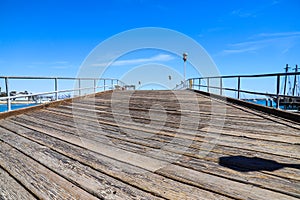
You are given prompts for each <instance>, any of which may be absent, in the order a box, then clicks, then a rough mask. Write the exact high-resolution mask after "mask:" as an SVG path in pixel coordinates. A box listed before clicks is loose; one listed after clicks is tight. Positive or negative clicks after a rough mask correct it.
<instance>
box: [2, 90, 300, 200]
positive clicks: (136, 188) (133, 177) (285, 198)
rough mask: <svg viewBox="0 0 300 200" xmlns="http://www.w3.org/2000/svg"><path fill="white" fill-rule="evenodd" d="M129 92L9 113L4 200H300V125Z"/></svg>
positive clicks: (207, 101) (227, 105)
mask: <svg viewBox="0 0 300 200" xmlns="http://www.w3.org/2000/svg"><path fill="white" fill-rule="evenodd" d="M129 93H132V91H115V92H111V91H107V92H103V93H98V94H96V97H94V96H86V97H84V98H76V99H73V101H69V100H64V101H59V102H54V103H52V104H47V105H44V106H40V107H39V108H27V109H24V110H21V111H12V112H11V113H13V114H8V113H3V114H0V118H1V120H0V199H22V200H24V199H84V200H87V199H122V200H123V199H144V200H145V199H149V200H150V199H171V200H174V199H178V200H183V199H203V200H207V199H212V200H214V199H224V200H225V199H245V200H246V199H253V200H257V199H266V200H270V199H272V200H273V199H274V200H275V199H276V200H279V199H282V200H292V199H299V198H300V124H299V123H298V122H294V121H291V120H287V119H284V118H281V117H277V116H274V115H269V114H266V113H264V112H259V111H255V110H252V109H249V108H246V107H244V106H241V105H238V104H233V103H231V102H226V101H222V100H220V99H215V98H211V97H209V96H206V95H203V94H200V93H196V92H193V91H134V92H133V94H132V95H131V97H130V99H129V101H128V99H127V98H125V97H126V94H129ZM192 96H195V97H196V100H197V103H198V104H199V109H198V108H197V109H196V110H198V111H197V112H196V111H195V108H193V107H192V105H193V103H192V101H194V98H193V99H192ZM112 97H114V98H112ZM116 97H118V98H116ZM122 97H124V98H122ZM127 105H129V106H127ZM9 115H10V116H9ZM299 117H300V116H299ZM183 119H184V120H183ZM212 122H213V123H212ZM189 125H190V126H189ZM195 125H196V126H197V127H196V128H195ZM193 127H194V128H193Z"/></svg>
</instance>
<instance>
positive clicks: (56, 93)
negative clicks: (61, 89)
mask: <svg viewBox="0 0 300 200" xmlns="http://www.w3.org/2000/svg"><path fill="white" fill-rule="evenodd" d="M54 91H55V100H56V101H57V100H58V85H57V78H55V79H54Z"/></svg>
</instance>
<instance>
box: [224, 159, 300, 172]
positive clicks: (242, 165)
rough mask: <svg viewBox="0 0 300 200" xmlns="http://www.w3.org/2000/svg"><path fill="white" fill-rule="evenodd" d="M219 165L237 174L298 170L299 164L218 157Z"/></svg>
mask: <svg viewBox="0 0 300 200" xmlns="http://www.w3.org/2000/svg"><path fill="white" fill-rule="evenodd" d="M219 165H221V166H223V167H227V168H230V169H233V170H236V171H239V172H252V171H275V170H279V169H282V168H285V167H288V168H294V169H300V164H288V163H278V162H276V161H274V160H268V159H264V158H258V157H246V156H226V157H220V158H219Z"/></svg>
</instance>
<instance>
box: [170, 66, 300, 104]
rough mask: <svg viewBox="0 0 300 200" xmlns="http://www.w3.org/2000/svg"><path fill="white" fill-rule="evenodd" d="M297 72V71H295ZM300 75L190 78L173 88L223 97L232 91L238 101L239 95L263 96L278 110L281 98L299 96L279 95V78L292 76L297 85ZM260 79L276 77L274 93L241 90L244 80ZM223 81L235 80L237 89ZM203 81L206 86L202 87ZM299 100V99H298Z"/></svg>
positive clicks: (278, 74) (295, 73)
mask: <svg viewBox="0 0 300 200" xmlns="http://www.w3.org/2000/svg"><path fill="white" fill-rule="evenodd" d="M296 71H297V70H296ZM299 75H300V72H287V73H273V74H255V75H227V76H211V77H200V78H190V79H188V80H186V81H184V82H183V81H182V82H181V84H179V85H176V87H175V88H174V89H175V90H178V89H186V88H190V89H194V90H200V91H201V89H206V92H208V93H209V92H210V89H217V90H219V94H220V95H223V91H234V92H237V98H238V99H240V97H241V93H247V94H254V95H264V96H268V97H269V98H272V99H274V100H275V101H276V108H279V103H280V99H283V98H298V97H299V96H295V95H294V94H293V95H288V94H281V93H280V85H281V77H282V76H285V77H288V76H294V77H295V79H296V80H295V84H297V82H298V81H297V76H299ZM261 77H276V88H275V91H276V93H263V92H256V91H249V90H243V89H241V81H242V79H245V78H261ZM216 79H217V80H218V82H217V83H218V84H219V85H212V84H211V82H210V80H216ZM225 79H236V81H237V89H236V88H228V87H224V86H223V81H224V80H225ZM203 80H205V83H206V85H203V83H202V82H203ZM298 84H299V83H298ZM299 98H300V97H299Z"/></svg>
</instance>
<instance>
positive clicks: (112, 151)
mask: <svg viewBox="0 0 300 200" xmlns="http://www.w3.org/2000/svg"><path fill="white" fill-rule="evenodd" d="M35 128H36V127H35ZM36 129H37V128H36ZM39 131H42V130H39ZM47 134H50V135H52V136H55V137H59V138H60V139H63V140H67V141H69V142H70V141H71V142H72V143H74V144H76V145H80V142H76V138H75V137H72V136H70V135H69V136H68V137H67V136H64V135H63V134H60V133H55V134H54V133H50V132H47ZM53 134H54V135H53ZM81 139H82V138H81ZM84 141H85V143H86V144H88V148H89V149H91V150H93V151H96V152H99V153H102V154H104V155H106V156H109V157H111V158H115V159H117V160H120V161H122V162H127V163H130V164H133V165H136V166H138V167H141V168H144V169H147V170H150V171H157V170H158V169H162V168H166V166H167V167H170V168H171V169H172V168H173V167H174V165H172V164H169V163H168V162H163V161H158V160H155V159H152V158H150V157H144V156H141V155H139V154H135V153H131V152H128V151H124V150H121V149H116V148H114V147H113V146H108V145H105V144H103V143H102V144H101V145H100V146H99V145H98V146H97V143H95V142H94V141H91V140H84ZM120 154H121V155H120ZM177 168H178V166H176V169H177ZM181 168H182V167H179V169H181ZM182 170H183V171H185V169H182ZM159 171H160V170H159ZM175 171H178V170H175ZM175 171H171V172H172V173H175ZM160 173H162V172H160ZM163 175H164V176H166V177H169V178H173V179H175V180H177V181H182V180H181V179H182V177H180V178H178V177H177V176H176V173H175V174H168V173H166V174H163ZM198 175H199V176H202V177H204V178H203V179H201V181H196V180H195V181H196V182H195V183H193V184H195V186H196V184H198V185H197V186H199V187H200V185H199V184H200V183H201V188H203V189H205V190H210V188H211V182H210V183H209V182H207V180H210V181H212V182H214V183H215V187H214V191H215V192H217V193H219V194H223V195H226V196H230V197H232V198H237V197H238V198H241V199H242V197H243V196H242V195H237V194H236V193H232V192H229V190H225V191H224V190H223V189H222V187H223V186H224V185H223V184H222V183H226V184H225V185H231V190H234V191H236V192H238V193H239V194H245V191H249V189H251V190H252V191H253V193H250V194H247V198H253V199H257V196H256V195H257V194H259V195H261V194H262V193H264V195H265V199H274V198H275V197H279V199H284V198H285V199H296V198H293V197H289V196H287V195H283V194H280V193H276V192H273V191H269V190H265V189H262V188H259V187H255V186H250V185H248V184H243V183H238V182H234V184H231V183H230V182H232V181H231V180H228V179H224V178H220V177H216V176H213V175H209V177H208V176H207V175H206V174H205V173H201V172H198ZM189 181H190V180H189ZM199 182H200V183H199ZM227 182H228V183H227ZM186 183H189V184H191V183H190V182H186ZM216 184H217V185H218V184H220V185H219V186H218V187H217V186H216ZM205 185H206V186H205ZM231 190H230V191H231ZM256 190H257V191H256ZM240 196H241V197H240Z"/></svg>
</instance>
